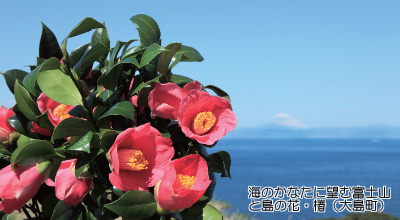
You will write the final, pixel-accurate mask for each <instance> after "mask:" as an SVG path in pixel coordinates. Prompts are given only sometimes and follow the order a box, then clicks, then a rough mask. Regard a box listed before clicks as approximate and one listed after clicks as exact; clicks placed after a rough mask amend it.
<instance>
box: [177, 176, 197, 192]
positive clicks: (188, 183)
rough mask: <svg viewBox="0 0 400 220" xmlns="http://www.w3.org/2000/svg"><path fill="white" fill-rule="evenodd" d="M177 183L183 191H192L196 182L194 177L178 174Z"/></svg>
mask: <svg viewBox="0 0 400 220" xmlns="http://www.w3.org/2000/svg"><path fill="white" fill-rule="evenodd" d="M177 177H178V182H179V184H180V185H181V186H182V187H183V188H185V189H192V187H193V185H194V183H195V182H196V177H195V176H189V175H183V174H178V176H177Z"/></svg>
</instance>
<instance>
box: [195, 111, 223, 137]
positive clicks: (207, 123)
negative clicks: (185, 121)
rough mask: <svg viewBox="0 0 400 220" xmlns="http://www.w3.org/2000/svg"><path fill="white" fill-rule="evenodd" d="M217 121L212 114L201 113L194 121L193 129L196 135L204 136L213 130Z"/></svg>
mask: <svg viewBox="0 0 400 220" xmlns="http://www.w3.org/2000/svg"><path fill="white" fill-rule="evenodd" d="M216 121H217V117H215V115H214V114H213V113H212V112H200V113H198V114H197V115H196V117H195V118H194V119H193V124H192V129H193V132H194V133H195V134H198V135H203V134H205V133H207V132H209V131H210V130H211V128H212V127H213V126H214V124H215V122H216Z"/></svg>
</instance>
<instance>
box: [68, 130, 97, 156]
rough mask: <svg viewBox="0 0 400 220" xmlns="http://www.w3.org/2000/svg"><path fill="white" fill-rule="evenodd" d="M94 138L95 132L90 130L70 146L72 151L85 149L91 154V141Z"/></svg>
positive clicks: (84, 150)
mask: <svg viewBox="0 0 400 220" xmlns="http://www.w3.org/2000/svg"><path fill="white" fill-rule="evenodd" d="M92 138H93V132H92V131H88V132H87V133H86V134H85V135H84V136H83V137H81V138H80V139H79V140H78V141H77V142H75V143H74V144H73V145H72V146H71V147H69V148H68V150H70V151H83V152H86V153H89V154H90V143H91V141H92Z"/></svg>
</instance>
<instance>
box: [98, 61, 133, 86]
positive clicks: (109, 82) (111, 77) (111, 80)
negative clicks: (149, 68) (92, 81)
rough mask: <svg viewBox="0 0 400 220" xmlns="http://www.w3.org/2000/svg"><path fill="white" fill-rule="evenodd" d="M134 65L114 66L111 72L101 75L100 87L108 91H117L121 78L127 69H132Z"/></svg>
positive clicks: (121, 64)
mask: <svg viewBox="0 0 400 220" xmlns="http://www.w3.org/2000/svg"><path fill="white" fill-rule="evenodd" d="M132 66H133V65H132V64H131V63H125V62H124V63H118V64H116V65H115V66H113V67H112V68H111V69H110V70H109V71H107V72H106V73H104V74H103V75H101V77H100V78H99V80H98V84H99V85H103V87H104V88H106V89H108V90H115V89H116V87H117V85H118V84H119V83H120V80H119V79H120V77H121V74H122V72H123V70H124V69H125V68H130V67H132Z"/></svg>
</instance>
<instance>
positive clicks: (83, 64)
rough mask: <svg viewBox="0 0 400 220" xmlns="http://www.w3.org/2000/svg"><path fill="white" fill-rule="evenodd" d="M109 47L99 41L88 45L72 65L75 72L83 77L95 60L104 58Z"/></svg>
mask: <svg viewBox="0 0 400 220" xmlns="http://www.w3.org/2000/svg"><path fill="white" fill-rule="evenodd" d="M108 51H109V49H108V48H107V47H106V46H104V45H103V44H101V43H98V44H96V45H94V46H93V47H92V46H89V47H88V48H87V51H86V52H85V53H84V54H83V56H82V57H81V59H80V60H79V61H78V63H76V65H75V66H74V70H75V72H76V73H77V74H78V75H79V76H80V77H83V76H84V74H85V73H87V71H88V70H89V68H90V67H91V66H92V65H93V63H94V62H95V61H100V59H104V58H105V56H106V55H107V53H108Z"/></svg>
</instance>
